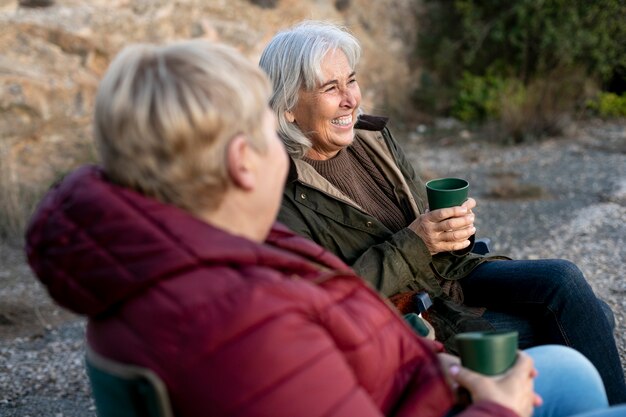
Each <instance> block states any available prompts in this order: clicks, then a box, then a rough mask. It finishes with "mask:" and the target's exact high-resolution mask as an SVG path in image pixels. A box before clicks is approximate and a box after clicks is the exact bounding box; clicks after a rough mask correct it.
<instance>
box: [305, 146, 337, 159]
mask: <svg viewBox="0 0 626 417" xmlns="http://www.w3.org/2000/svg"><path fill="white" fill-rule="evenodd" d="M340 150H341V149H337V150H334V151H324V150H321V149H315V148H311V149H309V151H308V152H307V153H306V157H307V158H309V159H314V160H316V161H326V160H328V159H332V158H334V157H335V156H337V154H338V153H339V151H340Z"/></svg>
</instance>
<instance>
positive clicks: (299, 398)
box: [27, 167, 516, 417]
mask: <svg viewBox="0 0 626 417" xmlns="http://www.w3.org/2000/svg"><path fill="white" fill-rule="evenodd" d="M27 255H28V259H29V262H30V264H31V266H32V268H33V270H34V271H35V273H36V275H37V276H38V277H39V279H40V280H41V281H42V282H43V283H44V284H45V285H46V286H47V288H48V291H49V292H50V294H51V296H52V297H53V298H54V299H55V300H56V301H57V302H58V303H59V304H61V305H63V306H65V307H66V308H68V309H71V310H73V311H75V312H77V313H80V314H84V315H86V316H88V318H89V320H88V329H87V340H88V343H89V344H90V346H91V347H92V348H93V349H94V350H95V351H96V352H98V353H100V354H101V355H104V356H106V357H109V358H112V359H115V360H117V361H122V362H126V363H132V364H138V365H141V366H146V367H150V368H152V369H153V370H154V371H155V372H156V373H157V374H158V375H159V376H160V377H161V378H162V379H163V380H164V382H165V384H166V386H167V389H168V391H169V393H170V396H171V400H172V404H173V407H174V412H175V415H177V416H183V417H186V416H190V417H191V416H198V417H207V416H268V417H281V416H289V417H294V416H298V417H308V416H350V417H353V416H359V417H368V416H382V415H393V416H421V417H440V416H443V415H445V414H446V413H447V412H448V410H449V409H450V407H451V406H452V405H453V394H452V392H451V391H450V389H449V388H448V385H447V384H446V382H445V380H444V377H443V375H442V372H441V370H440V368H439V366H438V365H437V363H438V362H437V358H436V352H435V351H436V346H435V345H434V344H433V343H431V342H429V341H427V340H423V339H419V338H418V337H416V336H415V335H414V334H413V332H412V331H411V330H409V328H408V327H407V326H406V325H405V324H404V323H403V321H402V319H401V318H400V317H399V316H398V314H397V313H396V312H395V311H394V310H392V309H391V308H389V307H388V306H387V305H386V304H385V302H384V301H382V300H381V299H380V298H379V297H378V296H377V294H376V292H375V291H373V290H372V289H370V288H369V287H368V286H367V285H365V284H364V283H363V281H362V280H361V279H359V278H358V277H356V276H355V275H354V274H353V273H352V272H351V271H350V270H348V269H347V267H346V266H345V265H344V264H343V263H342V262H341V261H340V260H339V259H338V258H336V257H335V256H334V255H331V254H330V253H329V252H327V251H325V250H324V249H322V248H320V247H319V246H317V245H316V244H315V243H313V242H310V241H308V240H306V239H304V238H301V237H298V236H296V235H294V234H293V233H291V232H290V231H289V230H287V229H286V228H284V227H283V226H280V225H278V224H277V225H275V226H274V227H273V229H272V231H271V233H270V236H269V237H268V239H267V241H266V242H265V243H264V244H259V243H256V242H252V241H249V240H246V239H244V238H241V237H238V236H234V235H231V234H229V233H226V232H225V231H222V230H220V229H217V228H215V227H212V226H211V225H209V224H207V223H205V222H203V221H201V220H199V219H197V218H195V217H193V216H191V215H190V214H189V213H187V212H185V211H183V210H180V209H178V208H176V207H173V206H169V205H166V204H162V203H160V202H158V201H156V200H153V199H150V198H146V197H144V196H142V195H140V194H138V193H136V192H133V191H131V190H129V189H125V188H121V187H119V186H116V185H114V184H112V183H110V182H108V181H107V180H106V178H105V176H104V175H103V174H102V172H101V171H99V170H98V169H97V168H95V167H84V168H81V169H79V170H77V171H76V172H74V173H72V174H71V175H69V176H68V177H66V178H65V179H64V180H63V181H62V182H61V183H59V184H57V185H56V186H55V187H54V188H53V189H52V190H51V191H50V192H49V193H48V195H47V196H46V197H45V198H44V199H43V201H42V202H41V204H40V206H39V208H38V210H37V212H36V214H35V215H34V217H33V219H32V220H31V224H30V226H29V230H28V232H27ZM460 415H462V416H464V417H482V416H506V417H514V416H516V414H515V413H513V412H512V411H511V410H509V409H507V408H505V407H501V406H499V405H496V404H494V403H490V402H481V403H478V404H474V405H472V406H470V407H469V408H467V409H466V410H465V411H463V412H462V413H461V414H460Z"/></svg>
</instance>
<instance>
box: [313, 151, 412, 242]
mask: <svg viewBox="0 0 626 417" xmlns="http://www.w3.org/2000/svg"><path fill="white" fill-rule="evenodd" d="M302 159H303V160H304V161H305V162H307V163H309V164H310V165H311V166H312V167H313V168H314V169H315V170H316V171H317V172H318V173H319V174H320V175H321V176H322V177H324V178H325V179H326V180H328V181H329V182H330V183H331V184H333V185H334V186H335V187H337V188H338V189H339V190H341V191H342V192H343V193H344V194H346V195H347V196H348V197H350V198H351V199H353V200H354V201H355V202H356V203H357V204H359V205H360V206H361V207H362V208H363V209H364V210H365V211H366V212H367V213H369V214H370V215H372V216H373V217H375V218H377V219H378V220H380V222H381V223H383V224H384V225H385V226H386V227H388V228H389V229H390V230H391V231H393V232H397V231H398V230H400V229H402V228H404V227H406V226H407V224H408V223H409V222H410V221H411V215H410V214H408V213H404V212H403V211H402V209H401V208H400V205H399V204H398V201H397V200H396V197H395V194H394V192H393V187H392V185H391V184H390V183H389V181H387V179H386V178H385V177H384V175H383V173H382V172H381V171H380V169H379V168H378V167H377V166H376V165H375V164H374V163H373V162H372V159H371V158H370V157H369V155H368V154H367V152H366V151H365V149H364V148H363V145H362V144H361V143H360V142H359V140H358V139H355V140H354V142H353V143H352V144H351V145H350V146H348V147H347V148H344V149H342V150H340V151H339V153H337V155H336V156H335V157H333V158H331V159H327V160H324V161H318V160H315V159H310V158H307V157H304V158H302Z"/></svg>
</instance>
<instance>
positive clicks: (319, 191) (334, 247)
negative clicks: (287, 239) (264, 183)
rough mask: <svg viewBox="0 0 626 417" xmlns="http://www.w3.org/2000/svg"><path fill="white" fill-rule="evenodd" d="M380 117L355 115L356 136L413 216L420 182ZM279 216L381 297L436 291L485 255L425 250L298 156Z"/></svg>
mask: <svg viewBox="0 0 626 417" xmlns="http://www.w3.org/2000/svg"><path fill="white" fill-rule="evenodd" d="M386 123H387V119H386V118H381V117H374V116H365V115H363V116H361V117H360V119H359V122H358V123H357V126H356V129H355V133H356V139H355V140H359V141H361V143H362V144H363V145H364V147H365V149H366V150H367V152H368V153H369V154H370V156H371V157H372V160H373V161H374V163H375V164H377V166H378V167H380V168H381V170H382V172H383V173H385V174H386V176H387V178H388V179H389V180H390V182H391V183H392V184H393V186H394V192H395V194H396V197H397V199H398V201H399V202H400V205H401V207H402V208H403V209H405V210H410V211H409V212H412V213H414V214H415V216H417V215H418V214H419V213H423V212H424V210H425V207H426V195H425V188H424V184H423V182H422V181H421V180H420V178H419V177H418V175H417V174H416V173H415V171H414V169H413V167H412V166H411V164H410V162H409V161H408V160H407V158H406V156H405V154H404V153H403V152H402V150H401V149H400V147H399V146H398V144H397V142H396V141H395V140H394V139H393V137H392V136H391V134H390V132H389V130H388V129H387V128H386ZM278 220H279V221H280V222H282V223H284V224H286V225H287V226H288V227H289V228H291V229H292V230H294V231H295V232H296V233H299V234H301V235H303V236H306V237H308V238H310V239H312V240H314V241H315V242H317V243H318V244H320V245H321V246H323V247H325V248H326V249H328V250H330V251H331V252H333V253H334V254H336V255H338V256H339V257H340V258H341V259H342V260H343V261H344V262H346V263H347V264H348V265H350V266H352V268H353V269H354V270H355V271H356V272H357V273H358V274H359V275H361V276H362V277H363V278H365V279H366V280H367V281H369V282H370V283H371V284H372V285H373V286H374V287H375V288H377V289H378V291H379V292H381V293H382V294H383V295H385V296H392V295H395V294H397V293H400V292H403V291H407V290H426V291H428V292H429V293H430V295H431V296H439V295H441V293H442V285H441V284H442V283H443V281H444V280H458V279H460V278H463V277H464V276H466V275H467V274H468V273H469V272H470V271H472V270H473V269H474V268H475V267H476V266H477V265H479V264H480V263H481V262H483V261H484V260H485V259H486V258H484V257H482V256H480V255H475V254H472V253H467V252H469V251H470V249H469V248H468V250H467V251H466V254H465V255H462V256H455V255H453V254H451V253H442V254H437V255H435V256H431V255H430V253H429V251H428V249H427V248H426V245H425V244H424V242H423V241H422V240H421V239H420V238H419V237H418V236H417V234H416V233H414V232H413V231H412V230H410V229H409V228H404V229H402V230H400V231H398V232H396V233H393V232H392V231H390V230H389V229H388V228H387V227H386V226H385V225H383V224H382V223H381V222H380V221H378V220H377V219H376V218H374V217H372V216H371V215H370V214H368V213H367V212H365V211H364V210H363V209H362V208H361V207H359V205H358V204H357V203H356V202H354V201H353V200H352V199H350V198H349V197H348V196H346V195H345V194H344V193H342V192H341V191H340V190H338V189H337V188H336V187H334V186H333V185H332V184H331V183H330V182H328V181H327V180H326V179H324V178H323V177H322V176H321V175H319V174H318V173H317V171H315V170H314V169H313V167H311V166H310V165H309V164H307V163H306V162H304V161H302V160H292V161H291V168H290V172H289V176H288V178H287V183H286V187H285V191H284V194H283V201H282V206H281V209H280V213H279V216H278Z"/></svg>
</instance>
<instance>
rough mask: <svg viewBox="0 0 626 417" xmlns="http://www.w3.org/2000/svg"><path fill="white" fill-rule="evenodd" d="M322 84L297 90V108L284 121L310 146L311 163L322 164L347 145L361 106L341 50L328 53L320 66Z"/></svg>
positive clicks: (351, 138) (351, 75) (356, 87)
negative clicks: (300, 133)
mask: <svg viewBox="0 0 626 417" xmlns="http://www.w3.org/2000/svg"><path fill="white" fill-rule="evenodd" d="M321 70H322V81H321V82H320V83H319V85H317V86H316V87H315V88H314V89H313V90H304V89H301V90H300V94H299V96H298V104H297V105H296V107H295V108H294V109H293V111H291V112H287V119H288V120H289V121H290V122H292V123H296V124H297V125H298V127H299V128H300V130H301V131H302V132H303V133H304V134H305V135H306V136H307V137H308V138H309V139H310V140H311V142H312V143H313V146H312V148H311V149H310V150H309V152H308V153H307V155H306V156H307V157H309V158H311V159H318V160H325V159H330V158H332V157H334V156H335V155H336V154H337V152H339V151H340V150H341V149H343V148H345V147H346V146H348V145H350V144H351V143H352V141H353V140H354V124H355V123H356V119H357V114H358V113H357V112H358V109H359V106H360V104H361V89H360V88H359V84H358V83H357V81H356V74H355V72H354V69H353V68H351V67H350V65H349V63H348V59H347V58H346V55H345V54H344V53H343V52H342V51H341V50H331V51H330V52H328V53H327V54H326V56H325V57H324V59H323V60H322V64H321Z"/></svg>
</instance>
